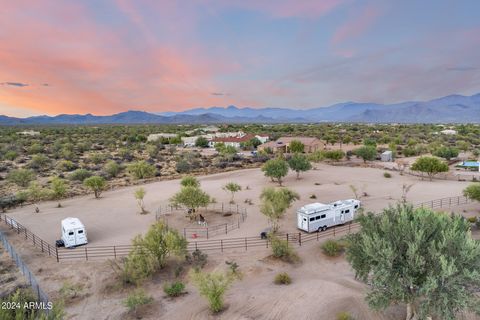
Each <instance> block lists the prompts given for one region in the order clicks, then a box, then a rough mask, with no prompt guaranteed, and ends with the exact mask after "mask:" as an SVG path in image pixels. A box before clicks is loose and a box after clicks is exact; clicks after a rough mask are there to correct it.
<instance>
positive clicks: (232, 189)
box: [223, 182, 242, 204]
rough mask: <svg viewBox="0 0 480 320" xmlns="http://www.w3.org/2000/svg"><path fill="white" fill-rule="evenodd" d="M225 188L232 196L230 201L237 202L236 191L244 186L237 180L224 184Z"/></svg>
mask: <svg viewBox="0 0 480 320" xmlns="http://www.w3.org/2000/svg"><path fill="white" fill-rule="evenodd" d="M223 190H225V191H227V192H230V194H231V196H232V197H231V198H230V203H232V204H233V203H235V199H234V197H235V193H236V192H238V191H241V190H242V186H240V185H239V184H238V183H235V182H229V183H227V184H226V185H224V186H223Z"/></svg>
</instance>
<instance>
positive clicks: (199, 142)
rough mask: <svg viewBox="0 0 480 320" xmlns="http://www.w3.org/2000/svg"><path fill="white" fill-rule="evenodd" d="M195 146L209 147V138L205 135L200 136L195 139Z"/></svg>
mask: <svg viewBox="0 0 480 320" xmlns="http://www.w3.org/2000/svg"><path fill="white" fill-rule="evenodd" d="M195 146H196V147H198V148H207V147H208V140H207V138H205V137H198V138H197V140H195Z"/></svg>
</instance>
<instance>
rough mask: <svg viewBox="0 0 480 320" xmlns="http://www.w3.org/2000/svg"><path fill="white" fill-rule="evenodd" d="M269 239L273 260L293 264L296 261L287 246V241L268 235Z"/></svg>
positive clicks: (295, 255)
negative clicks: (276, 259)
mask: <svg viewBox="0 0 480 320" xmlns="http://www.w3.org/2000/svg"><path fill="white" fill-rule="evenodd" d="M269 239H270V243H271V245H272V253H273V256H274V257H275V258H278V259H280V260H283V261H286V262H295V261H297V260H298V256H297V254H296V253H295V251H294V250H293V248H292V247H291V246H290V245H289V244H288V242H287V240H281V239H279V238H278V237H277V236H275V235H272V234H270V235H269Z"/></svg>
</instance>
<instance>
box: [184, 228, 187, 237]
mask: <svg viewBox="0 0 480 320" xmlns="http://www.w3.org/2000/svg"><path fill="white" fill-rule="evenodd" d="M183 237H184V238H186V237H187V230H185V228H183Z"/></svg>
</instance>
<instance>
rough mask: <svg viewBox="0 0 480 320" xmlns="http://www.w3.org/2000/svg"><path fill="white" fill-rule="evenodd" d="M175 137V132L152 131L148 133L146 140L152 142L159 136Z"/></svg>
mask: <svg viewBox="0 0 480 320" xmlns="http://www.w3.org/2000/svg"><path fill="white" fill-rule="evenodd" d="M176 137H177V134H176V133H152V134H149V135H148V137H147V141H150V142H153V141H157V140H159V139H160V138H165V139H171V138H176Z"/></svg>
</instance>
